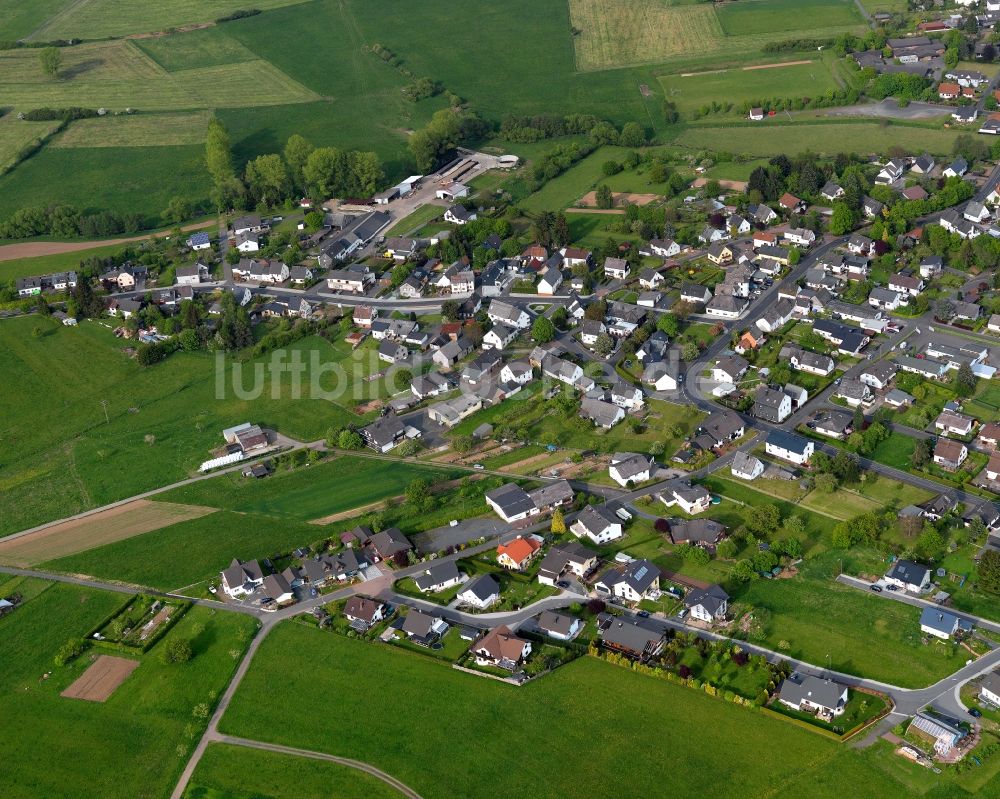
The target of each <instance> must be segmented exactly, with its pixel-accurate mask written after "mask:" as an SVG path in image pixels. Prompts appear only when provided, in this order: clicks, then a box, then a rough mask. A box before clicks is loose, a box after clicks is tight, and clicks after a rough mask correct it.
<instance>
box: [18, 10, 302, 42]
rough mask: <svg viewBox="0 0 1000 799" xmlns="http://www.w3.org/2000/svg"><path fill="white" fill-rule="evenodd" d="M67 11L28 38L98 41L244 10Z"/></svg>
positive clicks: (190, 23)
mask: <svg viewBox="0 0 1000 799" xmlns="http://www.w3.org/2000/svg"><path fill="white" fill-rule="evenodd" d="M301 2H303V0H254V3H253V8H257V9H260V10H261V11H266V10H268V9H271V8H280V7H281V6H287V5H293V4H295V3H301ZM64 5H66V8H65V9H64V10H63V11H62V12H61V13H58V14H55V15H54V16H52V17H50V18H49V19H48V20H47V21H46V22H45V24H44V25H42V26H41V27H40V28H38V29H37V30H35V32H34V33H33V34H32V36H31V37H30V38H32V39H34V40H36V41H50V40H52V39H69V38H74V37H75V38H77V39H100V38H105V37H109V36H126V35H128V34H130V33H152V32H156V31H164V30H167V29H168V28H177V27H180V26H182V25H192V24H197V23H204V22H213V21H214V20H215V19H217V18H218V17H221V16H224V15H225V14H230V13H232V12H233V11H238V10H239V9H242V8H246V3H243V2H241V0H153V2H149V3H128V4H125V5H122V4H121V3H119V2H116V0H84V2H76V3H69V4H64Z"/></svg>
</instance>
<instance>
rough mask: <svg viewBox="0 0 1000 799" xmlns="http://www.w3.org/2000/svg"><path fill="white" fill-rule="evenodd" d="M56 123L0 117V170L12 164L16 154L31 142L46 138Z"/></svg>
mask: <svg viewBox="0 0 1000 799" xmlns="http://www.w3.org/2000/svg"><path fill="white" fill-rule="evenodd" d="M58 126H59V123H58V122H28V121H26V120H21V119H18V118H17V115H16V114H7V115H6V116H4V117H0V169H5V168H6V167H7V166H8V165H10V164H12V163H13V162H14V160H15V159H16V157H17V154H18V153H19V152H20V151H21V150H22V149H23V148H25V147H26V146H28V145H29V144H31V142H33V141H35V140H36V139H41V138H43V137H45V136H48V135H49V134H50V133H51V132H52V131H53V130H55V129H56V128H57V127H58Z"/></svg>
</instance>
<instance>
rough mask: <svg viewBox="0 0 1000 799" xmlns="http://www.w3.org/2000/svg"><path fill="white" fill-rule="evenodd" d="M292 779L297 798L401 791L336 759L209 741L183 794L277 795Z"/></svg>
mask: <svg viewBox="0 0 1000 799" xmlns="http://www.w3.org/2000/svg"><path fill="white" fill-rule="evenodd" d="M291 784H294V785H295V796H296V798H297V799H331V797H333V796H336V799H398V797H399V793H398V792H397V791H396V790H395V789H394V788H390V787H389V786H388V785H386V784H385V783H384V782H382V781H381V780H378V779H375V777H370V776H369V775H367V774H365V773H364V772H362V771H356V770H355V769H351V768H347V767H346V766H338V765H337V764H336V763H324V762H323V761H321V760H310V759H309V758H304V757H296V756H295V755H283V754H279V753H277V752H265V751H262V750H259V749H249V748H247V747H244V746H229V745H227V744H209V745H208V749H206V750H205V754H204V756H203V757H202V759H201V760H200V761H199V763H198V768H197V769H195V772H194V775H193V776H192V777H191V783H190V784H189V785H188V789H187V791H185V793H184V799H246V798H247V797H248V796H251V795H252V796H253V797H254V799H280V797H284V796H287V795H288V786H289V785H291ZM331 790H334V791H335V793H331ZM248 792H249V793H248Z"/></svg>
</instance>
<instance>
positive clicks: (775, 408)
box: [752, 386, 792, 424]
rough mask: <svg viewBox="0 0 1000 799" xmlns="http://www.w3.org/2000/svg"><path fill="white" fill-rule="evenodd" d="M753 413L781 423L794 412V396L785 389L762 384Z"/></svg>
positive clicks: (774, 422)
mask: <svg viewBox="0 0 1000 799" xmlns="http://www.w3.org/2000/svg"><path fill="white" fill-rule="evenodd" d="M752 413H753V415H754V416H756V417H757V418H758V419H763V420H764V421H767V422H771V423H773V424H781V423H782V422H783V421H785V419H787V418H788V417H789V416H791V414H792V398H791V397H790V396H788V394H786V393H785V392H784V391H778V390H777V389H773V388H770V387H769V386H761V387H760V388H759V389H758V390H757V396H756V397H755V399H754V403H753V410H752Z"/></svg>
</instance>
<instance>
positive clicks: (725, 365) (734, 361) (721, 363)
mask: <svg viewBox="0 0 1000 799" xmlns="http://www.w3.org/2000/svg"><path fill="white" fill-rule="evenodd" d="M749 368H750V364H749V362H748V361H747V359H746V358H744V357H742V356H740V355H726V356H723V357H722V358H719V360H718V361H716V362H715V366H714V367H712V379H713V380H717V381H718V382H720V383H738V382H739V381H740V379H741V378H742V377H743V375H745V374H746V373H747V369H749Z"/></svg>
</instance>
